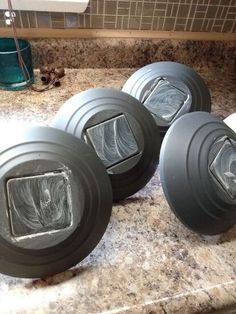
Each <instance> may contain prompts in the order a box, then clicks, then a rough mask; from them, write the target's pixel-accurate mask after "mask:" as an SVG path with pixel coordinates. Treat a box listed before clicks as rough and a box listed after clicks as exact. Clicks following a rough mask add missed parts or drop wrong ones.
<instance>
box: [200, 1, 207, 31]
mask: <svg viewBox="0 0 236 314" xmlns="http://www.w3.org/2000/svg"><path fill="white" fill-rule="evenodd" d="M208 8H209V3H207V7H206V10H205V15H204V18H203V23H202V25H201V28H200V30H201V31H202V27H203V25H204V21H205V20H206V15H207V10H208Z"/></svg>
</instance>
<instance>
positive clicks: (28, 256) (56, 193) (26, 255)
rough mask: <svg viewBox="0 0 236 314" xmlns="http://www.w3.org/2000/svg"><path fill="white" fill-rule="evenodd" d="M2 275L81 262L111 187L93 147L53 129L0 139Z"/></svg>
mask: <svg viewBox="0 0 236 314" xmlns="http://www.w3.org/2000/svg"><path fill="white" fill-rule="evenodd" d="M0 157H1V166H0V171H1V177H0V207H1V211H0V251H1V259H0V272H2V273H4V274H7V275H11V276H17V277H29V278H36V277H37V278H38V277H44V276H47V275H52V274H56V273H59V272H62V271H64V270H66V269H68V268H70V267H72V266H74V265H75V264H77V263H78V262H80V261H81V260H83V259H84V258H85V257H86V256H87V255H88V254H89V253H90V252H91V251H92V250H93V249H94V248H95V246H96V245H97V244H98V242H99V241H100V239H101V237H102V236H103V234H104V232H105V230H106V227H107V224H108V222H109V219H110V215H111V208H112V190H111V185H110V180H109V177H108V175H107V173H106V169H105V167H104V165H103V164H102V163H101V161H100V160H99V159H98V158H97V156H96V154H95V153H94V151H93V150H92V149H91V148H90V147H89V146H88V145H86V144H85V143H84V142H83V141H80V140H78V139H77V138H76V137H74V136H73V135H71V134H67V133H65V132H62V131H60V130H57V129H53V128H48V127H34V128H29V129H25V130H18V131H17V132H10V133H9V134H8V136H7V137H6V139H5V140H4V138H3V139H2V140H1V142H0Z"/></svg>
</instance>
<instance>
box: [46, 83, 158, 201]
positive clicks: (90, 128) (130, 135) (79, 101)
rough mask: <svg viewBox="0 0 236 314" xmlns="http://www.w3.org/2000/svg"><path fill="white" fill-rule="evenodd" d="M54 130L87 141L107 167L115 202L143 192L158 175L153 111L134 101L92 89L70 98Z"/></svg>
mask: <svg viewBox="0 0 236 314" xmlns="http://www.w3.org/2000/svg"><path fill="white" fill-rule="evenodd" d="M51 125H52V126H53V127H56V128H59V129H61V130H64V131H67V132H69V133H71V134H74V135H75V136H77V137H78V138H80V139H83V140H84V141H85V142H86V143H87V144H88V145H90V146H91V147H92V148H93V149H94V150H95V151H96V153H97V155H98V156H99V158H100V159H101V160H102V162H103V163H104V165H105V167H106V169H107V172H108V174H109V176H110V179H111V184H112V190H113V198H114V200H119V199H123V198H125V197H127V196H130V195H132V194H134V193H136V192H137V191H138V190H139V189H141V188H142V187H143V186H144V185H145V184H146V183H147V182H148V181H149V180H150V178H151V177H152V175H153V174H154V172H155V170H156V167H157V164H158V160H159V151H160V135H159V130H158V127H157V126H156V124H155V121H154V119H153V118H152V116H151V114H150V113H149V111H148V110H147V109H146V108H145V107H144V106H142V105H141V104H140V102H139V101H138V100H136V99H135V98H134V97H132V96H130V95H127V94H126V93H123V92H121V91H118V90H114V89H105V88H100V89H91V90H87V91H85V92H82V93H80V94H77V95H75V96H73V97H72V98H70V99H69V100H68V101H66V102H65V104H64V105H63V106H62V108H61V109H60V110H59V112H58V114H57V115H56V117H55V118H54V120H53V121H52V123H51Z"/></svg>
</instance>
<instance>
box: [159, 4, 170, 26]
mask: <svg viewBox="0 0 236 314" xmlns="http://www.w3.org/2000/svg"><path fill="white" fill-rule="evenodd" d="M167 9H168V2H167V3H166V10H165V15H164V19H163V22H162V29H161V30H163V29H164V27H165V23H166V17H167Z"/></svg>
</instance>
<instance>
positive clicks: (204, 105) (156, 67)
mask: <svg viewBox="0 0 236 314" xmlns="http://www.w3.org/2000/svg"><path fill="white" fill-rule="evenodd" d="M122 91H124V92H126V93H128V94H130V95H132V96H134V97H135V98H137V99H138V100H139V101H141V102H142V104H143V105H144V106H145V107H146V108H147V109H148V110H149V111H150V112H151V114H152V115H153V117H154V119H155V121H156V123H157V125H158V126H159V128H160V132H161V135H162V137H164V135H165V133H166V131H167V130H168V128H169V126H170V125H171V124H172V123H173V122H174V121H176V120H177V119H178V118H179V117H181V116H182V115H184V114H186V113H188V112H192V111H207V112H210V111H211V97H210V93H209V90H208V88H207V86H206V84H205V82H204V81H203V79H202V78H201V76H200V75H199V74H197V73H196V72H195V71H194V70H193V69H191V68H190V67H188V66H186V65H184V64H180V63H176V62H169V61H163V62H156V63H152V64H149V65H147V66H144V67H143V68H141V69H139V70H138V71H136V72H135V73H134V74H133V75H131V77H130V78H129V79H128V80H127V82H126V83H125V85H124V86H123V89H122Z"/></svg>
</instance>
